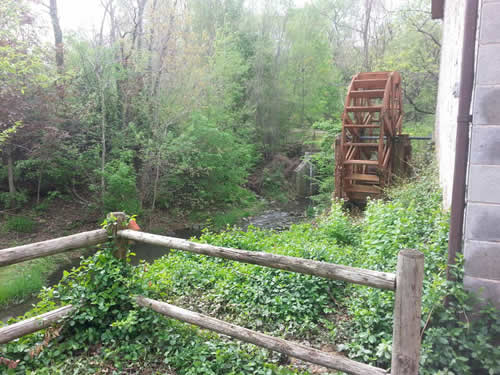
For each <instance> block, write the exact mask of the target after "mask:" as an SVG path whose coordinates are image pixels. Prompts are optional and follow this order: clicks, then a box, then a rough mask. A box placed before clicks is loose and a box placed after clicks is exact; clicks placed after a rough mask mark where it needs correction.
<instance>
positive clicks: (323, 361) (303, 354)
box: [0, 213, 424, 375]
mask: <svg viewBox="0 0 500 375" xmlns="http://www.w3.org/2000/svg"><path fill="white" fill-rule="evenodd" d="M113 215H114V217H116V218H117V222H116V223H115V224H114V225H115V227H114V231H113V237H114V240H115V241H117V245H118V246H117V247H118V251H117V252H116V253H115V256H117V257H119V258H124V257H125V256H126V248H127V243H128V241H129V240H133V241H138V242H143V243H147V244H152V245H160V246H165V247H166V248H168V249H171V248H172V249H178V250H184V251H188V252H192V253H196V254H201V255H207V256H213V257H218V258H224V259H229V260H233V261H238V262H244V263H251V264H257V265H260V266H265V267H271V268H277V269H281V270H286V271H292V272H298V273H303V274H308V275H314V276H319V277H324V278H327V279H331V280H342V281H346V282H350V283H354V284H360V285H365V286H368V287H374V288H380V289H386V290H391V291H394V292H395V293H396V296H395V305H394V327H393V343H392V361H391V374H392V375H417V374H418V367H419V366H418V363H419V357H420V318H421V299H422V283H423V275H424V256H423V254H422V253H420V252H418V251H416V250H411V249H406V250H401V251H400V252H399V255H398V263H397V270H396V274H393V273H386V272H379V271H372V270H367V269H361V268H354V267H348V266H343V265H338V264H332V263H327V262H320V261H315V260H309V259H302V258H296V257H290V256H283V255H276V254H270V253H266V252H256V251H246V250H238V249H231V248H224V247H219V246H213V245H208V244H201V243H195V242H191V241H187V240H184V239H179V238H174V237H166V236H160V235H154V234H149V233H143V232H137V231H133V230H130V229H122V230H120V229H119V228H121V225H122V224H121V223H123V222H124V220H125V214H123V213H113ZM108 240H109V235H108V232H107V230H105V229H99V230H94V231H90V232H84V233H79V234H75V235H71V236H66V237H61V238H57V239H54V240H49V241H43V242H38V243H33V244H29V245H24V246H18V247H13V248H9V249H4V250H0V267H3V266H7V265H11V264H15V263H20V262H23V261H26V260H30V259H35V258H40V257H45V256H49V255H53V254H57V253H62V252H66V251H71V250H75V249H79V248H83V247H89V246H93V245H97V244H100V243H105V242H107V241H108ZM134 298H135V301H136V303H137V304H138V305H140V306H144V307H148V308H151V309H153V310H154V311H156V312H158V313H160V314H162V315H164V316H167V317H169V318H174V319H177V320H180V321H183V322H186V323H190V324H193V325H196V326H199V327H201V328H205V329H208V330H211V331H215V332H218V333H221V334H224V335H227V336H230V337H233V338H236V339H239V340H241V341H245V342H249V343H252V344H255V345H258V346H261V347H264V348H267V349H269V350H274V351H277V352H280V353H283V354H286V355H289V356H291V357H295V358H298V359H301V360H304V361H307V362H310V363H314V364H317V365H321V366H324V367H327V368H330V369H334V370H339V371H343V372H345V373H348V374H354V375H368V374H370V375H382V374H389V372H388V371H387V370H384V369H381V368H378V367H374V366H370V365H367V364H364V363H360V362H357V361H354V360H351V359H349V358H346V357H344V356H342V355H339V354H333V353H326V352H323V351H320V350H317V349H314V348H311V347H307V346H305V345H300V344H297V343H293V342H290V341H286V340H283V339H280V338H276V337H273V336H269V335H266V334H263V333H260V332H256V331H253V330H250V329H246V328H243V327H240V326H237V325H234V324H231V323H227V322H224V321H222V320H219V319H215V318H212V317H209V316H206V315H203V314H199V313H196V312H193V311H189V310H185V309H182V308H180V307H177V306H174V305H170V304H168V303H165V302H161V301H156V300H153V299H149V298H146V297H144V296H135V297H134ZM74 311H75V307H73V306H71V305H67V306H64V307H61V308H58V309H56V310H53V311H50V312H47V313H45V314H42V315H39V316H36V317H34V318H31V319H27V320H24V321H21V322H18V323H14V324H11V325H8V326H5V327H2V328H0V344H4V343H7V342H10V341H12V340H15V339H17V338H20V337H22V336H24V335H27V334H30V333H33V332H36V331H38V330H41V329H44V328H47V327H49V326H50V325H52V324H54V323H57V322H58V321H60V320H61V319H63V318H64V317H66V316H68V315H70V314H71V313H72V312H74Z"/></svg>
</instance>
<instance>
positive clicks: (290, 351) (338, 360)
mask: <svg viewBox="0 0 500 375" xmlns="http://www.w3.org/2000/svg"><path fill="white" fill-rule="evenodd" d="M135 300H136V302H137V303H138V304H139V305H140V306H144V307H149V308H151V309H153V310H154V311H156V312H158V313H160V314H162V315H165V316H168V317H169V318H174V319H177V320H180V321H182V322H186V323H190V324H194V325H196V326H198V327H202V328H206V329H209V330H211V331H215V332H218V333H222V334H223V335H227V336H231V337H234V338H236V339H239V340H241V341H245V342H249V343H251V344H255V345H258V346H262V347H264V348H266V349H270V350H274V351H276V352H279V353H283V354H286V355H289V356H292V357H295V358H298V359H302V360H304V361H307V362H311V363H314V364H317V365H321V366H325V367H328V368H330V369H334V370H340V371H344V372H346V373H348V374H354V375H385V374H387V371H386V370H384V369H381V368H378V367H373V366H370V365H366V364H364V363H360V362H356V361H353V360H352V359H349V358H346V357H344V356H342V355H339V354H334V353H325V352H322V351H320V350H317V349H314V348H309V347H307V346H304V345H300V344H296V343H293V342H290V341H286V340H283V339H279V338H277V337H273V336H269V335H265V334H263V333H259V332H256V331H252V330H250V329H247V328H243V327H240V326H237V325H234V324H230V323H226V322H224V321H222V320H219V319H215V318H212V317H210V316H207V315H203V314H199V313H196V312H193V311H189V310H185V309H182V308H180V307H177V306H174V305H170V304H168V303H165V302H160V301H155V300H153V299H149V298H146V297H143V296H138V297H136V299H135Z"/></svg>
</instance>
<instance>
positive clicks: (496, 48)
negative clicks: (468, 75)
mask: <svg viewBox="0 0 500 375" xmlns="http://www.w3.org/2000/svg"><path fill="white" fill-rule="evenodd" d="M495 5H496V6H497V8H499V9H500V3H499V4H495ZM498 22H499V23H498V25H497V27H498V29H497V32H496V34H497V36H498V38H499V39H500V16H499V21H498ZM477 84H479V85H496V84H500V43H499V44H485V45H480V46H479V52H478V61H477Z"/></svg>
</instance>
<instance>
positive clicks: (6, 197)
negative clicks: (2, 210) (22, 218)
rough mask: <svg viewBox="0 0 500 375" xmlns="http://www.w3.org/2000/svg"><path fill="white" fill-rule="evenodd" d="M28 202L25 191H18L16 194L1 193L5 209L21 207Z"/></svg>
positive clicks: (0, 198) (0, 199)
mask: <svg viewBox="0 0 500 375" xmlns="http://www.w3.org/2000/svg"><path fill="white" fill-rule="evenodd" d="M28 200H29V198H28V194H27V193H26V191H24V190H17V191H16V192H15V193H14V194H11V193H9V192H1V193H0V202H1V203H2V205H3V206H4V207H12V208H13V207H21V206H22V205H23V204H24V203H26V202H28Z"/></svg>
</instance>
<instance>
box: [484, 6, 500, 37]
mask: <svg viewBox="0 0 500 375" xmlns="http://www.w3.org/2000/svg"><path fill="white" fill-rule="evenodd" d="M498 30H500V3H498V2H497V3H494V2H490V3H485V4H484V5H483V7H482V12H481V31H480V34H479V38H480V39H479V40H480V43H498V42H500V33H499V32H498Z"/></svg>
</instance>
